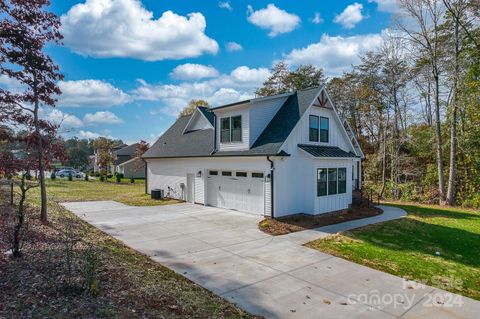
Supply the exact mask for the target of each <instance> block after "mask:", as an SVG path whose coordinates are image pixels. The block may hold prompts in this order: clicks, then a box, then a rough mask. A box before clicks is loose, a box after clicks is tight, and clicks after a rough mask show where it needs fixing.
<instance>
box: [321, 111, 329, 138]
mask: <svg viewBox="0 0 480 319" xmlns="http://www.w3.org/2000/svg"><path fill="white" fill-rule="evenodd" d="M320 142H324V143H328V117H320Z"/></svg>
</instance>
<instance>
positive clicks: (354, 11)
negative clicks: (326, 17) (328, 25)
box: [333, 2, 365, 29]
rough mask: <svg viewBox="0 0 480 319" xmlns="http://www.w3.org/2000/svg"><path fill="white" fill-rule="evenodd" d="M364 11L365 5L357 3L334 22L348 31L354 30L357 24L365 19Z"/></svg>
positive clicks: (347, 8)
mask: <svg viewBox="0 0 480 319" xmlns="http://www.w3.org/2000/svg"><path fill="white" fill-rule="evenodd" d="M362 9H363V5H362V4H361V3H358V2H355V3H353V4H351V5H349V6H348V7H346V8H345V10H343V12H342V13H340V14H339V15H337V16H336V17H335V19H334V20H333V22H335V23H339V24H341V25H342V26H343V27H344V28H346V29H352V28H354V27H355V25H356V24H357V23H359V22H360V21H362V20H363V19H365V16H364V15H363V14H362Z"/></svg>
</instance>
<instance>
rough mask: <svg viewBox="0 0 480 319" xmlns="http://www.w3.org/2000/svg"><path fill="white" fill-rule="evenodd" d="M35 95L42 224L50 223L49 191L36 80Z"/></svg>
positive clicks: (34, 115) (34, 114)
mask: <svg viewBox="0 0 480 319" xmlns="http://www.w3.org/2000/svg"><path fill="white" fill-rule="evenodd" d="M33 87H34V94H35V107H34V112H33V118H34V125H35V135H36V137H37V156H38V181H39V184H40V204H41V207H40V220H41V222H42V223H46V222H47V221H48V215H47V189H46V186H45V159H44V157H43V140H42V135H41V132H40V124H39V122H38V120H39V119H38V111H39V101H38V96H37V83H36V79H34V85H33Z"/></svg>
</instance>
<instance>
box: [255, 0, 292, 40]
mask: <svg viewBox="0 0 480 319" xmlns="http://www.w3.org/2000/svg"><path fill="white" fill-rule="evenodd" d="M248 12H249V16H248V22H250V23H251V24H254V25H256V26H257V27H260V28H262V29H268V30H270V33H268V36H269V37H275V36H277V35H279V34H281V33H287V32H290V31H293V30H294V29H296V28H297V27H298V26H299V25H300V18H299V17H298V16H297V15H296V14H292V13H288V12H287V11H285V10H282V9H279V8H277V7H276V6H275V5H274V4H273V3H270V4H269V5H267V7H266V8H265V9H260V10H257V11H253V8H252V6H250V5H249V6H248Z"/></svg>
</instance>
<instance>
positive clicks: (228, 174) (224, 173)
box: [222, 172, 232, 176]
mask: <svg viewBox="0 0 480 319" xmlns="http://www.w3.org/2000/svg"><path fill="white" fill-rule="evenodd" d="M222 176H232V172H222Z"/></svg>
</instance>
